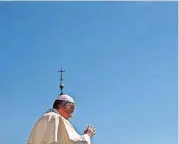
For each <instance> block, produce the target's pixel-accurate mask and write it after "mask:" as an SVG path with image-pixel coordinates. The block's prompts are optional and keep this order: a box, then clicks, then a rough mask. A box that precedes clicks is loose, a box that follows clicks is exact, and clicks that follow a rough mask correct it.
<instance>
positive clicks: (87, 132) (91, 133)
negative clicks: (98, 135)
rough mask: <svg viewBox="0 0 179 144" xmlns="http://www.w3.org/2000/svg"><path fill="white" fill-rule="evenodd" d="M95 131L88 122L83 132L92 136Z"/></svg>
mask: <svg viewBox="0 0 179 144" xmlns="http://www.w3.org/2000/svg"><path fill="white" fill-rule="evenodd" d="M95 131H96V129H95V127H94V126H93V125H91V124H90V125H89V126H88V127H87V129H86V130H85V131H84V134H88V135H89V136H90V137H92V136H93V135H95Z"/></svg>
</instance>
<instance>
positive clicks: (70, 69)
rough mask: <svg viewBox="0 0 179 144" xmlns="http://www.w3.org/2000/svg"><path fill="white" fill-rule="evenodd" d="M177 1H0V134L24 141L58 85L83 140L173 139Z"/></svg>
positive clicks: (6, 141)
mask: <svg viewBox="0 0 179 144" xmlns="http://www.w3.org/2000/svg"><path fill="white" fill-rule="evenodd" d="M177 21H178V20H177V2H16V3H13V2H0V66H1V70H0V96H1V98H0V108H1V118H0V124H1V126H0V140H1V143H2V144H25V142H26V141H27V138H28V135H29V133H30V130H31V128H32V126H33V125H34V124H35V122H36V120H37V119H38V117H39V116H41V115H42V114H43V113H44V112H45V111H46V110H48V109H49V108H51V106H52V104H53V101H54V99H55V98H56V97H57V95H58V94H59V93H60V89H59V82H60V74H59V73H57V70H58V69H60V68H61V67H62V68H65V69H66V73H65V75H64V82H65V89H64V91H65V92H66V93H67V94H70V95H72V96H73V97H74V98H75V100H76V103H77V108H76V112H75V113H74V117H73V119H72V120H70V121H71V122H72V123H73V124H74V127H75V128H76V129H77V131H78V132H79V133H82V132H83V130H84V129H85V128H86V127H87V126H88V124H90V123H92V124H94V125H95V126H96V136H95V137H94V138H93V140H92V142H93V144H176V143H177Z"/></svg>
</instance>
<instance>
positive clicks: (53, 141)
mask: <svg viewBox="0 0 179 144" xmlns="http://www.w3.org/2000/svg"><path fill="white" fill-rule="evenodd" d="M74 110H75V101H74V99H73V98H72V97H71V96H69V95H60V96H58V97H57V98H56V100H55V102H54V104H53V108H52V109H50V110H48V111H47V112H45V114H43V115H42V116H41V117H40V118H39V120H38V121H37V122H36V124H35V125H34V127H33V128H32V131H31V133H30V136H29V138H28V141H27V144H91V138H92V137H93V136H94V135H95V127H94V126H93V125H91V124H90V125H89V126H88V127H87V128H86V130H84V134H83V135H80V134H78V133H77V132H76V130H75V129H74V128H73V126H72V124H71V123H70V122H69V121H68V119H69V118H71V117H72V114H73V112H74Z"/></svg>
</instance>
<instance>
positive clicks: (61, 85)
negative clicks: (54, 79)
mask: <svg viewBox="0 0 179 144" xmlns="http://www.w3.org/2000/svg"><path fill="white" fill-rule="evenodd" d="M58 72H60V73H61V79H60V89H61V93H60V95H63V88H64V83H63V72H65V70H63V69H62V68H61V70H60V71H58Z"/></svg>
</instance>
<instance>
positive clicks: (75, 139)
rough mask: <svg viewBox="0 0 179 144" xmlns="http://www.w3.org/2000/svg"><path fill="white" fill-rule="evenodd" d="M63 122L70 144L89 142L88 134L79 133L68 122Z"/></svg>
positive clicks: (88, 143)
mask: <svg viewBox="0 0 179 144" xmlns="http://www.w3.org/2000/svg"><path fill="white" fill-rule="evenodd" d="M64 124H65V128H66V132H67V135H68V138H69V140H70V141H71V142H72V144H91V140H90V136H89V135H88V134H84V135H79V134H78V133H77V132H76V131H75V129H74V128H73V127H72V125H71V124H70V123H68V122H64Z"/></svg>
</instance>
